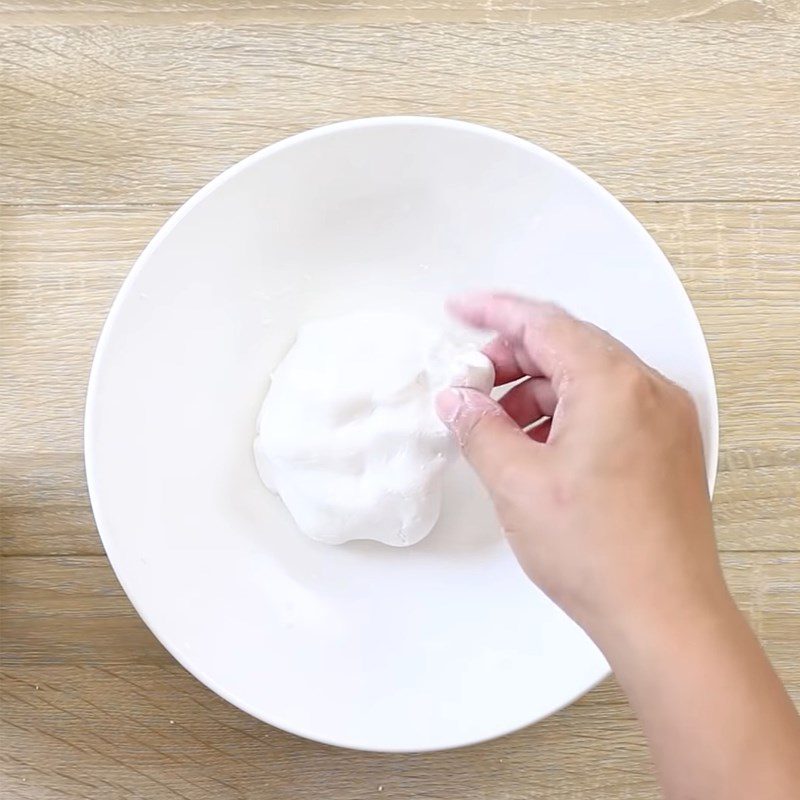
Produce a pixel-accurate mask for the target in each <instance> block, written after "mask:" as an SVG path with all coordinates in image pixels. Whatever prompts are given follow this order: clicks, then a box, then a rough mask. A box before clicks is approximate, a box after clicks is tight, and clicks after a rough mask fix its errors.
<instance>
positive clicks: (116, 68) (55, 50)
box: [0, 22, 800, 204]
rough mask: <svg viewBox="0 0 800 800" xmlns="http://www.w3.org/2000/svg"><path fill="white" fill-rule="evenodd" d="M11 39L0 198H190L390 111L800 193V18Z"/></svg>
mask: <svg viewBox="0 0 800 800" xmlns="http://www.w3.org/2000/svg"><path fill="white" fill-rule="evenodd" d="M0 50H1V51H2V53H3V55H2V62H0V68H1V69H2V72H1V73H0V107H2V109H3V116H4V123H3V127H4V136H3V139H4V152H3V156H2V174H3V178H2V183H1V184H0V203H7V204H19V203H25V204H74V203H89V204H92V203H104V204H108V203H139V204H141V203H156V202H165V203H178V202H180V201H182V200H183V199H184V198H186V197H187V196H188V195H189V194H191V193H192V192H193V191H194V190H196V189H197V188H199V186H201V185H202V184H203V183H205V182H206V181H208V180H209V179H210V178H211V177H213V176H214V175H216V174H217V173H218V172H219V171H221V169H222V168H224V167H226V166H228V165H229V164H231V163H232V162H233V161H235V160H237V159H239V158H241V157H243V156H245V155H247V154H249V153H251V152H253V151H255V150H257V149H259V148H260V147H262V146H264V145H265V144H268V143H270V142H274V141H275V140H277V139H280V138H282V137H284V136H286V135H287V134H290V133H295V132H297V131H300V130H303V129H306V128H309V127H313V126H315V125H320V124H323V123H327V122H331V121H333V120H337V119H344V118H349V117H360V116H369V115H381V114H429V115H440V116H454V117H461V118H463V119H467V120H472V121H475V122H482V123H487V124H490V125H494V126H496V127H500V128H503V129H505V130H508V131H511V132H513V133H517V134H520V135H521V136H524V137H527V138H529V139H532V140H533V141H536V142H538V143H540V144H542V145H544V146H545V147H547V148H549V149H551V150H553V151H555V152H557V153H559V154H560V155H563V156H565V157H566V158H568V159H570V160H572V161H573V162H574V163H575V164H577V165H578V166H580V167H582V168H584V169H586V170H587V171H588V172H589V173H590V174H592V175H594V176H595V177H597V178H598V179H599V180H600V181H601V182H602V183H604V184H605V185H606V186H607V187H608V188H609V189H610V190H611V191H612V192H613V193H614V194H616V195H617V196H619V197H621V198H623V199H626V200H631V201H633V200H697V199H703V200H752V199H758V198H760V199H769V200H778V199H782V200H797V199H800V173H798V170H797V142H798V141H800V102H798V90H797V86H798V85H800V28H798V26H795V25H783V24H756V23H753V24H748V25H746V26H742V25H739V24H723V23H717V24H713V25H682V24H668V23H665V24H658V25H632V24H614V25H608V24H605V23H585V24H579V25H549V24H525V25H520V24H517V23H502V22H498V23H486V24H482V25H474V24H445V23H439V24H437V23H425V24H414V25H402V24H385V25H344V24H340V25H331V24H318V25H291V24H270V25H259V24H243V25H238V26H223V25H213V24H194V25H184V26H172V27H161V26H154V27H141V26H124V25H114V26H101V25H87V26H72V27H70V26H63V27H52V26H31V27H7V28H2V27H0ZM578 109H579V110H580V113H578V112H577V110H578Z"/></svg>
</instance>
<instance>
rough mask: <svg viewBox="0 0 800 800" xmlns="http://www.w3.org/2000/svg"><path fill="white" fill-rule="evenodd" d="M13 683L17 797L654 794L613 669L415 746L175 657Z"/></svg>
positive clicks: (10, 777)
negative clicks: (319, 715) (538, 712)
mask: <svg viewBox="0 0 800 800" xmlns="http://www.w3.org/2000/svg"><path fill="white" fill-rule="evenodd" d="M2 687H3V698H2V709H3V710H2V720H1V721H0V724H2V730H3V733H4V741H5V742H6V743H7V746H6V747H5V748H4V750H5V761H6V765H7V767H6V793H5V794H4V797H7V798H37V800H39V799H40V798H41V799H42V800H51V798H52V800H56V798H63V797H69V798H83V799H84V800H92V799H94V798H97V800H108V798H114V799H115V800H116V798H128V797H135V798H179V799H180V798H183V800H208V798H210V797H214V798H225V799H227V798H253V800H255V798H269V800H304V799H307V800H319V798H335V799H336V800H367V799H369V800H384V798H395V800H400V799H402V800H411V799H412V798H414V800H420V798H422V799H423V800H445V798H448V799H449V798H463V800H472V799H473V798H474V799H475V800H477V798H487V797H491V798H503V799H504V800H512V799H513V800H522V798H525V800H530V798H547V800H555V799H559V798H560V799H561V800H568V799H569V800H589V799H590V798H591V800H612V799H613V800H618V799H619V798H628V800H645V798H655V797H656V796H657V792H656V789H655V784H654V782H653V779H652V778H651V776H650V767H649V763H648V755H647V750H646V747H645V745H644V742H643V740H642V737H641V734H640V733H639V731H638V726H637V724H636V722H635V721H634V720H633V718H632V715H631V712H630V710H629V708H628V706H627V705H626V704H625V703H624V702H623V701H622V697H621V695H620V693H619V690H618V689H617V688H616V685H615V684H614V683H613V682H611V681H609V682H607V683H606V684H605V685H604V686H603V689H602V691H596V692H595V693H593V695H592V696H590V697H587V698H585V699H584V700H581V701H579V702H578V703H576V704H575V705H573V706H571V707H570V708H568V709H566V710H565V711H563V712H561V713H560V714H558V715H557V716H555V717H553V718H551V719H549V720H546V721H544V722H543V723H541V724H539V725H536V726H535V727H532V728H528V729H526V730H523V731H521V732H519V733H517V734H514V735H512V736H508V737H504V738H503V739H500V740H497V741H494V742H489V743H487V744H483V745H479V746H475V747H470V748H466V749H463V750H456V751H451V752H449V753H431V754H418V755H383V754H370V753H357V752H353V751H348V750H341V749H337V748H332V747H326V746H325V745H320V744H317V743H314V742H308V741H304V740H301V739H298V738H296V737H294V736H291V735H290V734H287V733H284V732H282V731H279V730H276V729H274V728H270V727H269V726H266V725H264V724H262V723H259V722H257V721H256V720H254V719H252V718H251V717H248V716H246V715H245V714H243V713H241V712H240V711H238V710H237V709H235V708H233V707H232V706H230V705H228V704H227V703H225V702H224V701H223V700H221V699H220V698H219V697H217V696H215V695H214V694H212V693H211V692H210V691H209V690H207V689H205V688H204V687H203V686H202V685H200V684H199V683H197V681H195V680H194V679H193V678H191V677H190V676H189V675H187V674H186V673H185V672H183V670H181V669H180V668H179V667H177V666H167V665H157V666H145V665H138V666H137V665H112V666H109V667H96V666H84V667H79V666H42V665H37V666H35V667H15V668H9V669H8V670H7V671H6V673H5V680H4V682H3V684H2ZM582 764H592V765H593V766H592V769H581V767H580V765H582Z"/></svg>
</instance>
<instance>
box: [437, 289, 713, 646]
mask: <svg viewBox="0 0 800 800" xmlns="http://www.w3.org/2000/svg"><path fill="white" fill-rule="evenodd" d="M449 308H450V310H451V312H452V313H453V314H454V316H456V317H457V318H459V319H460V320H461V321H463V322H465V323H467V324H468V325H471V326H473V327H476V328H481V329H484V330H492V331H495V332H497V334H498V336H497V338H495V339H494V340H493V341H492V342H491V343H490V344H489V345H488V346H487V347H486V348H485V352H486V354H487V355H488V356H489V357H490V358H491V360H492V361H493V362H494V365H495V369H496V372H497V378H496V384H497V385H498V386H500V385H503V384H506V383H509V382H512V381H516V380H518V379H520V378H523V377H525V378H526V380H524V381H523V382H522V383H520V384H519V385H517V386H514V387H513V388H512V389H511V390H510V391H509V392H508V393H507V394H506V395H505V396H504V397H503V398H502V399H501V400H500V402H499V403H496V402H495V401H493V400H491V399H490V398H488V397H487V396H485V395H483V394H481V393H480V392H477V391H474V390H470V389H448V390H446V391H445V392H443V393H442V394H441V395H440V396H439V397H438V399H437V408H438V411H439V414H440V416H441V417H442V419H443V421H444V422H445V423H446V424H447V425H448V427H449V428H450V429H451V430H452V431H453V432H454V433H455V435H456V437H457V438H458V440H459V442H460V444H461V446H462V448H463V450H464V454H465V456H466V457H467V459H468V460H469V461H470V462H471V464H472V465H473V467H474V468H475V469H476V470H477V472H478V474H479V476H480V477H481V479H482V480H483V482H484V483H485V485H486V486H487V487H488V489H489V492H490V494H491V497H492V500H493V501H494V504H495V507H496V509H497V513H498V515H499V518H500V522H501V524H502V526H503V528H504V530H505V533H506V536H507V537H508V541H509V542H510V544H511V547H512V549H513V551H514V553H515V555H516V557H517V559H518V560H519V562H520V564H521V565H522V567H523V569H524V570H525V572H526V573H527V574H528V575H529V576H530V577H531V578H532V579H533V580H534V581H535V583H536V584H537V585H538V586H539V587H540V588H541V589H542V590H543V591H545V592H546V593H547V594H548V595H549V596H550V597H551V598H552V599H553V600H554V601H555V602H556V603H557V604H558V605H560V606H561V607H562V608H563V609H564V610H565V611H566V612H567V613H568V614H570V616H572V617H573V618H574V619H575V620H576V621H577V622H578V623H579V624H581V625H582V626H583V627H584V628H585V629H586V630H587V631H588V632H589V633H590V635H592V636H593V637H594V638H595V640H596V641H598V644H600V645H601V646H603V644H604V643H605V641H606V640H608V638H609V637H610V636H611V635H613V633H614V632H617V633H618V632H619V631H620V630H621V629H623V628H628V627H629V626H630V625H637V624H641V625H645V626H650V625H653V624H658V615H660V614H664V613H672V614H674V613H675V611H680V610H681V609H682V608H684V609H686V610H687V611H688V610H691V609H694V608H695V607H696V604H697V603H698V602H700V603H702V602H705V601H707V600H716V599H719V598H724V597H727V590H726V589H725V584H724V581H723V579H722V575H721V571H720V568H719V562H718V558H717V554H716V547H715V542H714V534H713V526H712V519H711V508H710V502H709V497H708V489H707V482H706V474H705V467H704V458H703V445H702V440H701V436H700V429H699V425H698V419H697V412H696V408H695V405H694V402H693V401H692V399H691V397H690V396H689V394H688V393H687V392H686V391H685V390H683V389H682V388H680V387H679V386H677V385H675V384H674V383H672V382H670V381H669V380H667V379H666V378H665V377H663V376H662V375H660V374H659V373H658V372H656V371H655V370H653V369H651V368H650V367H648V366H647V365H646V364H644V363H643V362H642V361H641V360H640V359H639V358H637V357H636V356H635V355H634V354H633V353H632V352H631V351H630V350H628V349H627V348H626V347H625V346H623V345H622V344H621V343H620V342H618V341H617V340H616V339H614V338H613V337H612V336H610V335H609V334H608V333H606V332H604V331H602V330H600V329H599V328H597V327H595V326H593V325H591V324H589V323H586V322H581V321H579V320H577V319H575V318H574V317H572V316H570V315H569V314H567V313H566V312H565V311H563V310H562V309H560V308H558V307H556V306H553V305H550V304H547V303H541V302H536V301H533V300H526V299H523V298H520V297H515V296H510V295H497V294H479V295H471V296H467V297H462V298H459V299H456V300H454V301H452V302H451V303H450V305H449ZM542 417H546V418H550V419H549V420H547V421H545V422H543V423H542V424H540V425H539V426H537V427H535V428H533V429H532V430H529V431H528V432H527V433H526V429H528V428H529V426H530V425H531V423H534V422H536V421H537V420H539V419H540V418H542Z"/></svg>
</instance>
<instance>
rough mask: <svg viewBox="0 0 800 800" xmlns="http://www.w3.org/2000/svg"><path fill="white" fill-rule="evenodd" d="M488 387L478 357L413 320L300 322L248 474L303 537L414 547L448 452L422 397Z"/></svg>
mask: <svg viewBox="0 0 800 800" xmlns="http://www.w3.org/2000/svg"><path fill="white" fill-rule="evenodd" d="M493 383H494V369H493V367H492V364H491V362H490V361H489V359H488V358H486V356H484V355H483V354H482V353H480V352H479V351H477V350H476V349H474V348H473V347H465V346H460V345H458V344H456V343H454V342H453V341H452V340H450V339H449V338H447V337H446V336H444V335H442V333H441V332H439V331H437V330H436V329H435V328H432V327H430V326H428V325H426V324H425V323H422V322H420V321H419V320H416V319H414V318H409V317H405V316H402V315H397V314H377V313H363V314H352V315H348V316H342V317H337V318H333V319H325V320H319V321H315V322H310V323H308V324H306V325H304V326H303V327H302V328H301V329H300V331H299V332H298V334H297V339H296V341H295V343H294V345H293V346H292V348H291V349H290V350H289V352H288V353H287V354H286V356H285V358H284V359H283V361H281V363H280V364H279V365H278V367H277V368H276V369H275V371H274V372H273V374H272V381H271V384H270V387H269V391H268V392H267V396H266V399H265V400H264V404H263V406H262V409H261V414H260V415H259V419H258V434H257V437H256V440H255V457H256V464H257V466H258V470H259V474H260V475H261V478H262V480H263V481H264V483H265V484H266V485H267V487H268V488H270V489H271V490H272V491H274V492H276V493H277V494H278V495H279V496H280V498H281V499H282V500H283V502H284V504H285V505H286V507H287V508H288V510H289V511H290V513H291V514H292V516H293V517H294V520H295V522H296V523H297V526H298V527H299V528H300V530H301V531H303V533H305V534H306V535H308V536H310V537H311V538H312V539H316V540H318V541H321V542H327V543H329V544H340V543H342V542H347V541H350V540H352V539H375V540H377V541H379V542H384V543H385V544H389V545H395V546H405V545H411V544H414V543H416V542H418V541H420V540H421V539H422V538H423V537H425V536H426V535H427V534H428V533H429V532H430V531H431V529H432V528H433V526H434V525H435V524H436V520H437V519H438V517H439V511H440V508H441V501H442V473H443V470H444V469H445V466H446V464H447V463H448V461H450V460H452V459H453V458H454V457H455V456H456V452H457V451H456V448H455V446H454V443H453V441H452V439H451V436H450V434H449V433H448V431H447V429H446V428H445V427H444V425H443V424H442V423H441V421H440V420H439V418H438V417H437V415H436V411H435V408H434V398H435V396H436V394H437V393H438V392H439V391H440V390H441V389H443V388H445V387H446V386H469V387H471V388H475V389H478V390H480V391H483V392H486V393H488V392H489V391H490V390H491V388H492V385H493Z"/></svg>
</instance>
